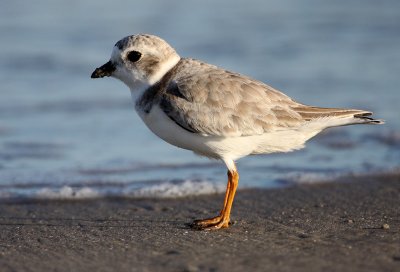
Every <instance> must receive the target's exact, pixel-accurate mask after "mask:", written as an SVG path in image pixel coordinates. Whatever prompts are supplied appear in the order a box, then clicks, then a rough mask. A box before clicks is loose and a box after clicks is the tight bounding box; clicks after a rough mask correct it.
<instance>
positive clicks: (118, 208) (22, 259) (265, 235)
mask: <svg viewBox="0 0 400 272" xmlns="http://www.w3.org/2000/svg"><path fill="white" fill-rule="evenodd" d="M222 200H223V196H222V195H212V196H201V197H188V198H182V199H164V200H163V199H121V198H119V199H97V200H84V201H26V200H25V201H9V202H2V203H1V204H0V268H1V269H0V270H1V271H400V176H399V175H387V176H379V177H376V176H375V177H359V178H347V179H345V180H343V181H342V182H336V183H330V184H314V185H301V186H296V187H291V188H284V189H273V190H242V191H239V192H238V194H237V198H236V201H235V204H234V209H233V215H232V219H233V220H234V224H233V225H232V226H231V227H230V228H229V229H225V230H221V231H213V232H206V231H195V230H191V229H190V228H189V227H187V225H186V224H187V223H190V222H191V220H192V219H195V218H198V217H207V216H211V215H214V214H215V213H217V211H218V209H219V208H220V205H221V202H222Z"/></svg>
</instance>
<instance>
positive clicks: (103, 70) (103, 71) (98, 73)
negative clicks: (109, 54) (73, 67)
mask: <svg viewBox="0 0 400 272" xmlns="http://www.w3.org/2000/svg"><path fill="white" fill-rule="evenodd" d="M114 71H115V66H114V64H113V63H112V62H111V60H110V61H109V62H107V63H106V64H104V65H103V66H101V67H99V68H96V70H94V72H93V73H92V76H91V78H99V77H109V76H111V75H112V73H113V72H114Z"/></svg>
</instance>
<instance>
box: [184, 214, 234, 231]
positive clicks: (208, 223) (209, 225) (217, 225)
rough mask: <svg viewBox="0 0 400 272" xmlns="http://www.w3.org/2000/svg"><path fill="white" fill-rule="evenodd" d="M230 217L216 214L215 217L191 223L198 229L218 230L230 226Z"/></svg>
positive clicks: (192, 226) (193, 227)
mask: <svg viewBox="0 0 400 272" xmlns="http://www.w3.org/2000/svg"><path fill="white" fill-rule="evenodd" d="M229 221H230V220H229V218H225V219H224V218H223V217H222V216H216V217H213V218H208V219H202V220H194V221H193V223H192V224H191V225H190V227H191V228H192V229H196V230H217V229H224V228H227V227H229V225H230V222H229Z"/></svg>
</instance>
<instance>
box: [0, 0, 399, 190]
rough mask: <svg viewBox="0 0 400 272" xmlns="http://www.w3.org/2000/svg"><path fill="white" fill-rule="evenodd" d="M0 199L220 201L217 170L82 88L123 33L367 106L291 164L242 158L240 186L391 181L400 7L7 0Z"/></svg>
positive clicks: (123, 97)
mask: <svg viewBox="0 0 400 272" xmlns="http://www.w3.org/2000/svg"><path fill="white" fill-rule="evenodd" d="M0 32H1V43H0V97H1V99H0V198H10V197H44V198H58V197H65V198H68V197H77V198H79V197H80V198H84V197H93V196H99V195H128V196H147V195H151V196H160V197H163V196H180V195H191V194H200V193H212V192H217V191H223V190H224V189H223V188H224V187H225V183H226V181H225V178H226V176H225V171H226V170H225V166H224V165H223V164H222V163H220V162H217V161H210V160H208V159H205V158H199V157H197V156H195V155H193V154H192V153H191V152H189V151H185V150H180V149H178V148H175V147H173V146H170V145H168V144H167V143H165V142H163V141H162V140H160V139H158V138H157V137H156V136H155V135H153V134H152V133H151V132H150V131H149V130H148V129H147V128H146V127H145V125H144V124H143V123H142V122H141V121H140V120H139V118H138V116H137V114H136V113H135V112H134V109H133V105H132V103H131V100H130V93H129V91H128V88H127V87H126V86H124V85H123V84H122V83H121V82H119V81H117V80H115V79H103V80H91V79H90V74H91V73H92V71H93V70H94V68H96V67H98V66H100V65H101V64H103V63H105V62H106V61H108V59H109V57H110V54H111V50H112V47H113V45H114V44H115V42H116V41H118V40H119V39H121V38H122V37H124V36H127V35H130V34H135V33H151V34H155V35H158V36H160V37H162V38H164V39H165V40H166V41H168V42H169V43H170V44H171V45H172V46H173V47H174V48H175V49H176V50H177V52H178V53H179V54H180V55H181V56H183V57H186V56H188V57H193V58H198V59H201V60H204V61H206V62H210V63H212V64H215V65H218V66H221V67H224V68H227V69H229V70H233V71H236V72H240V73H244V74H247V75H250V76H251V77H253V78H256V79H258V80H261V81H263V82H265V83H267V84H269V85H271V86H273V87H275V88H277V89H279V90H282V91H283V92H285V93H286V94H288V95H289V96H291V97H293V98H294V99H296V100H298V101H300V102H302V103H305V104H310V105H317V106H326V107H350V108H360V109H367V110H372V111H374V112H375V117H377V118H382V119H385V120H386V121H387V124H386V125H383V126H353V127H345V128H336V129H331V130H328V131H327V132H325V133H324V134H323V135H320V136H318V137H316V138H315V139H313V140H311V141H310V142H309V143H308V145H307V147H308V148H307V149H303V150H301V151H297V152H293V153H291V154H274V155H265V156H264V155H262V156H257V157H247V158H244V159H241V160H240V161H239V162H238V167H239V171H240V173H241V182H240V186H241V188H244V187H276V186H284V185H288V184H293V183H297V182H313V181H318V180H332V179H335V178H337V177H338V176H341V175H347V174H354V175H359V174H372V173H381V172H391V171H399V165H400V121H399V116H400V115H399V102H400V88H399V86H400V76H399V72H400V1H398V0H383V1H374V0H346V1H345V0H340V1H330V2H326V1H318V0H304V1H297V0H286V1H281V0H269V1H261V0H259V1H246V2H243V1H228V0H223V1H173V0H170V1H161V0H146V1H104V0H87V1H76V0H68V1H67V0H64V1H61V0H37V1H32V2H29V3H27V2H26V1H20V0H2V1H1V3H0Z"/></svg>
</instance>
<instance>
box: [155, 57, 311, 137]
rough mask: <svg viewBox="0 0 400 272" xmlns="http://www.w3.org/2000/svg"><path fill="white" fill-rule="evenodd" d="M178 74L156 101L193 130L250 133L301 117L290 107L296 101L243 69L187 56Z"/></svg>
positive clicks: (294, 122)
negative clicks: (233, 69) (221, 66)
mask: <svg viewBox="0 0 400 272" xmlns="http://www.w3.org/2000/svg"><path fill="white" fill-rule="evenodd" d="M188 71H190V72H188ZM176 75H178V76H175V77H174V80H171V81H170V82H169V84H168V85H167V86H166V88H165V91H164V92H163V93H162V95H161V97H160V98H161V99H160V107H161V108H162V109H163V110H164V112H165V113H166V114H167V115H168V116H169V117H170V118H171V119H172V120H173V121H175V122H176V123H177V124H178V125H180V126H181V127H183V128H185V129H186V130H189V131H191V132H194V133H200V134H203V135H214V136H249V135H257V134H263V133H265V132H269V131H275V130H279V129H282V128H287V127H296V126H298V125H299V124H301V123H302V122H304V121H303V119H302V117H301V116H300V114H298V113H297V112H296V111H294V110H293V109H292V107H294V106H296V105H299V104H298V103H297V102H295V101H293V100H292V99H291V98H289V97H288V96H286V95H284V94H282V93H281V92H279V91H277V90H275V89H273V88H271V87H269V86H267V85H265V84H263V83H261V82H259V81H255V80H253V79H251V78H248V77H245V76H243V75H240V74H236V73H232V72H229V71H226V70H223V69H219V68H217V67H215V66H211V65H208V64H205V63H201V62H199V61H196V60H190V59H186V61H185V62H184V63H182V64H180V67H178V68H177V70H176Z"/></svg>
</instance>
